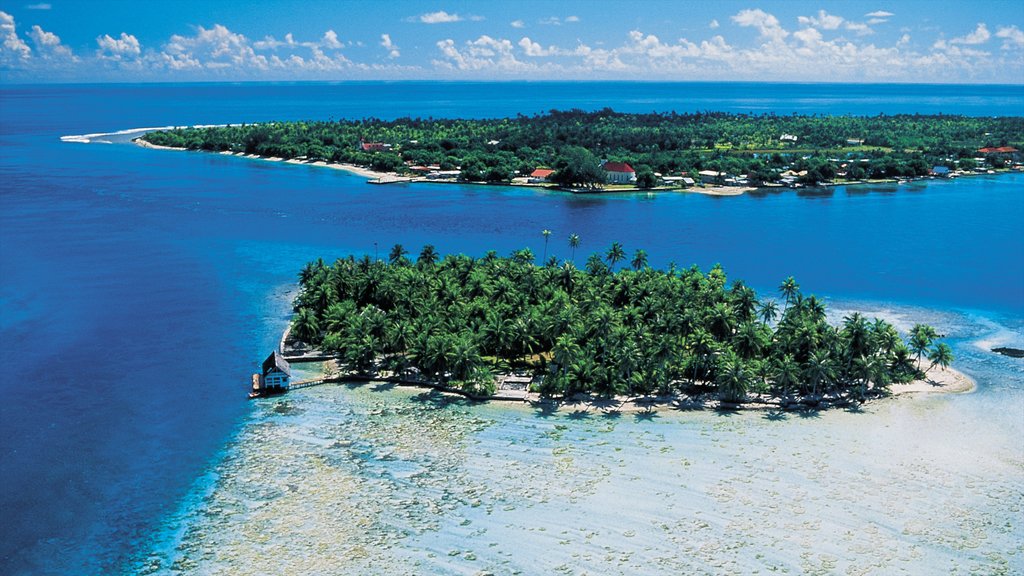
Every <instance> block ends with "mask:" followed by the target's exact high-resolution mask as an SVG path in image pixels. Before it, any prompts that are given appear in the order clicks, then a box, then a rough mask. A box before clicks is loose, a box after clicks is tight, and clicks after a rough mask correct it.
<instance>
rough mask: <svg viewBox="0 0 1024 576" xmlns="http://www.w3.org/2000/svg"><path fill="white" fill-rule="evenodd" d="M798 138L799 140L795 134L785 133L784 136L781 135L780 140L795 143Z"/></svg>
mask: <svg viewBox="0 0 1024 576" xmlns="http://www.w3.org/2000/svg"><path fill="white" fill-rule="evenodd" d="M797 140H799V138H797V137H796V135H794V134H783V135H782V136H779V142H792V143H794V144H795V143H796V141H797Z"/></svg>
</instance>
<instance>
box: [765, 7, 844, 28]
mask: <svg viewBox="0 0 1024 576" xmlns="http://www.w3.org/2000/svg"><path fill="white" fill-rule="evenodd" d="M773 18H774V16H773ZM796 20H797V22H799V23H800V25H801V26H813V27H814V28H821V29H822V30H836V29H837V28H839V26H841V25H842V24H843V17H842V16H836V15H835V14H829V13H828V12H825V11H824V10H819V11H818V15H817V16H799V17H797V19H796ZM776 24H778V21H776Z"/></svg>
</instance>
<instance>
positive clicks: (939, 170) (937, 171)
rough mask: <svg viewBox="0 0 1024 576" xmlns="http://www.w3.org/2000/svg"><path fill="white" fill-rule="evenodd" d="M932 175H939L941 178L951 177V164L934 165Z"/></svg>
mask: <svg viewBox="0 0 1024 576" xmlns="http://www.w3.org/2000/svg"><path fill="white" fill-rule="evenodd" d="M932 176H938V177H940V178H949V166H933V167H932Z"/></svg>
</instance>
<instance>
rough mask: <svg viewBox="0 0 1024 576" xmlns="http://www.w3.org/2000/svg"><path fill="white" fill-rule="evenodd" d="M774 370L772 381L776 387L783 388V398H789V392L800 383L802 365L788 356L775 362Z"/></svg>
mask: <svg viewBox="0 0 1024 576" xmlns="http://www.w3.org/2000/svg"><path fill="white" fill-rule="evenodd" d="M774 368H775V370H774V372H773V373H772V379H773V380H774V381H775V384H776V385H778V386H781V387H782V391H781V392H782V393H781V397H783V398H788V397H789V391H790V390H791V389H792V388H793V387H794V386H796V385H797V384H799V383H800V365H799V364H798V363H797V361H796V360H794V359H793V357H792V356H790V355H789V354H786V355H785V356H783V357H782V358H781V359H779V360H776V361H775V366H774Z"/></svg>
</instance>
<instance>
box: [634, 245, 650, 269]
mask: <svg viewBox="0 0 1024 576" xmlns="http://www.w3.org/2000/svg"><path fill="white" fill-rule="evenodd" d="M631 264H632V266H633V270H636V271H637V272H639V271H640V269H641V268H646V267H647V251H646V250H644V249H642V248H639V249H637V251H636V253H634V254H633V262H631Z"/></svg>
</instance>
